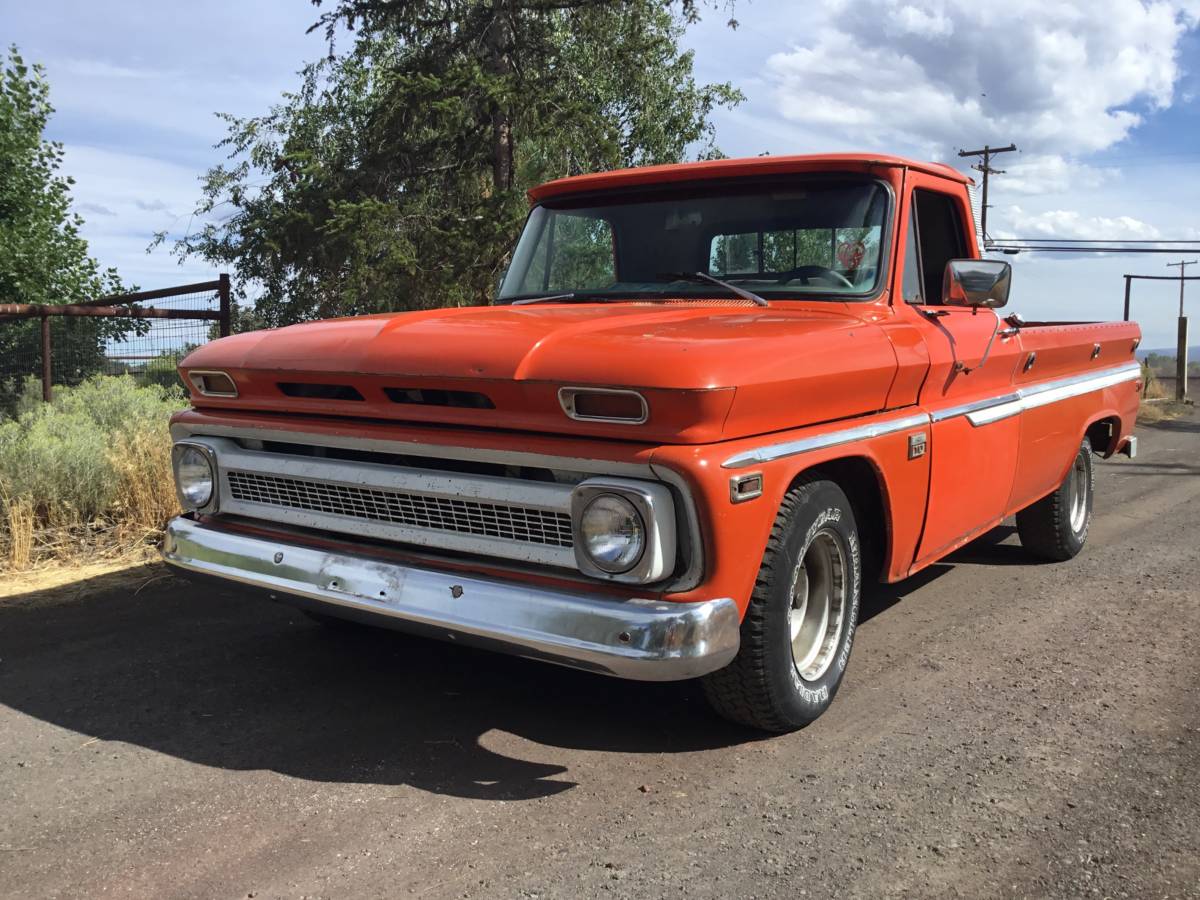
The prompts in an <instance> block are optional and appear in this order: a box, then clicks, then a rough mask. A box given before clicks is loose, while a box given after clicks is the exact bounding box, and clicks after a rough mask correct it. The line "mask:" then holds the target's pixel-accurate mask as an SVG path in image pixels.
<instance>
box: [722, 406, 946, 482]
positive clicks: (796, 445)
mask: <svg viewBox="0 0 1200 900" xmlns="http://www.w3.org/2000/svg"><path fill="white" fill-rule="evenodd" d="M928 424H929V415H928V414H927V413H919V414H917V415H909V416H905V417H904V418H902V419H892V420H890V421H886V422H870V423H868V424H866V425H855V426H854V427H853V428H843V429H841V430H839V431H827V432H825V433H824V434H814V435H812V436H811V437H804V438H800V439H798V440H795V441H785V442H784V443H782V444H768V445H767V446H765V447H755V448H754V449H753V450H747V451H745V452H744V453H738V454H736V455H734V456H731V457H729V459H727V460H725V462H723V463H721V468H722V469H740V468H742V467H744V466H752V465H755V464H757V463H765V462H771V461H772V460H776V459H783V458H784V457H787V456H798V455H799V454H801V453H808V452H810V451H812V450H821V449H823V448H825V447H836V446H837V445H838V444H850V443H853V442H854V441H863V440H869V439H870V438H877V437H882V436H883V435H885V434H893V433H894V432H897V431H904V430H905V429H906V428H924V427H926V426H927V425H928Z"/></svg>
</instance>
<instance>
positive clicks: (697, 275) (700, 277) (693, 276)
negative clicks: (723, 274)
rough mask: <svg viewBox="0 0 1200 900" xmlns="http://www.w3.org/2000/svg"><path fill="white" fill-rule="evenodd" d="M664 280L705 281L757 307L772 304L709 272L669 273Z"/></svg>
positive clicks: (664, 276)
mask: <svg viewBox="0 0 1200 900" xmlns="http://www.w3.org/2000/svg"><path fill="white" fill-rule="evenodd" d="M660 277H663V278H674V279H675V280H676V281H705V282H708V283H709V284H715V285H716V286H717V287H723V288H725V290H727V291H731V292H732V293H734V294H737V295H738V296H739V297H741V298H742V299H743V300H749V301H751V302H752V303H754V305H755V306H770V305H771V304H770V303H768V302H767V301H766V300H764V299H763V298H762V297H760V296H758V294H756V293H754V292H753V291H748V290H746V289H745V288H740V287H738V286H737V285H736V284H730V283H729V282H728V281H722V280H721V279H720V278H713V276H711V275H709V274H708V273H707V272H668V273H666V274H665V275H663V276H660Z"/></svg>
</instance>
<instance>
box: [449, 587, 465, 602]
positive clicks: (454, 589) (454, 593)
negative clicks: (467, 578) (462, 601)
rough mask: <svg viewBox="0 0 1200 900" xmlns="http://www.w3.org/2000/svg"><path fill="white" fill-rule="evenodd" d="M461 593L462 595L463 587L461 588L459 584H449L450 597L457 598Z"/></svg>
mask: <svg viewBox="0 0 1200 900" xmlns="http://www.w3.org/2000/svg"><path fill="white" fill-rule="evenodd" d="M462 595H463V589H462V585H461V584H453V585H451V586H450V596H451V597H453V598H454V599H455V600H457V599H458V598H459V597H461V596H462Z"/></svg>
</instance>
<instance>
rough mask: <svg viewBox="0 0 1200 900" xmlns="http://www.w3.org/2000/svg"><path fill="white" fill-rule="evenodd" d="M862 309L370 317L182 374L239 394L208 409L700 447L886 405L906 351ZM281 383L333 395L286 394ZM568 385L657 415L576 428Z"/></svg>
mask: <svg viewBox="0 0 1200 900" xmlns="http://www.w3.org/2000/svg"><path fill="white" fill-rule="evenodd" d="M814 307H815V308H814ZM853 309H854V308H853V307H851V306H850V305H849V304H833V303H826V304H819V305H818V304H789V305H786V306H785V305H783V304H778V305H775V306H772V307H770V308H761V307H755V306H752V305H745V304H743V303H742V302H741V301H723V300H715V301H687V302H683V301H680V302H672V303H653V304H634V303H617V304H612V305H611V306H604V307H597V306H596V305H595V304H586V305H544V306H542V305H534V306H516V307H513V306H497V307H463V308H456V309H442V310H430V311H426V312H417V313H402V314H396V315H383V316H362V317H358V318H352V319H336V320H331V321H324V322H312V323H308V324H304V325H294V326H291V327H288V328H281V329H276V330H269V331H259V332H251V333H247V334H241V335H235V336H233V337H229V338H225V339H223V340H219V341H214V342H212V343H210V344H207V345H205V346H203V347H200V348H199V349H197V350H195V351H194V352H193V353H191V354H190V355H189V356H188V357H187V358H186V359H185V360H184V361H183V363H182V364H181V370H183V371H185V372H186V371H187V370H209V369H216V370H221V371H225V372H228V373H230V374H231V375H232V376H233V377H234V379H235V381H236V382H237V384H238V388H239V396H238V397H237V398H216V397H212V398H210V397H200V396H197V397H195V398H194V402H195V403H196V405H197V406H211V407H223V408H234V409H261V410H271V411H275V412H278V411H288V412H297V413H312V414H321V415H342V416H357V417H366V416H369V417H372V418H387V419H404V420H409V421H425V422H427V421H439V422H447V423H455V424H471V425H477V426H486V427H505V428H518V429H535V430H542V431H555V432H571V433H585V434H596V435H598V436H604V437H618V436H619V437H623V438H626V439H631V440H648V441H650V440H653V441H664V442H681V443H682V442H688V443H692V442H705V441H713V440H720V439H723V438H732V437H740V436H745V435H748V434H754V433H759V432H764V431H771V430H776V429H778V428H783V427H794V426H797V425H802V424H808V423H812V422H819V421H826V420H831V419H837V418H844V417H846V416H851V415H857V414H862V413H866V412H873V411H875V410H878V409H882V408H884V405H885V402H886V398H887V394H888V389H889V387H890V386H891V383H892V380H893V378H894V376H895V372H896V355H895V353H894V351H893V349H892V345H891V342H890V341H889V340H888V338H887V336H886V335H885V334H884V333H883V331H882V330H881V329H880V328H879V327H878V326H876V325H874V324H871V323H869V322H867V321H865V320H864V319H863V318H860V317H859V316H858V315H855V314H854V312H853ZM280 384H285V385H293V384H316V385H324V386H325V388H322V389H318V390H316V391H312V390H308V391H306V392H305V393H306V394H308V395H306V396H289V395H287V394H285V393H284V390H285V389H284V388H280ZM563 386H600V387H627V388H634V389H637V390H640V391H642V392H643V393H644V394H645V396H646V397H647V400H648V401H649V406H650V416H649V419H648V421H647V422H645V423H644V424H641V425H630V424H609V423H602V422H577V421H573V420H571V419H568V418H567V417H566V416H565V414H564V413H563V411H562V409H561V407H560V405H559V402H558V389H559V388H560V387H563ZM343 388H349V389H351V390H350V391H349V392H347V391H346V390H343ZM389 388H390V389H392V390H391V391H390V392H389V391H387V390H385V389H389ZM286 390H292V389H291V388H286ZM397 390H399V391H406V392H409V393H408V394H407V395H406V396H410V397H412V396H417V397H429V398H433V399H434V400H435V401H437V400H439V399H440V400H445V399H446V398H447V397H451V396H452V395H448V394H446V392H465V393H469V394H471V395H473V396H476V397H477V396H478V395H480V394H482V395H483V396H484V397H486V398H487V402H488V403H489V404H490V405H491V406H492V407H494V408H479V407H478V406H473V407H472V408H463V407H462V406H461V405H455V401H454V400H450V401H449V402H447V403H438V402H434V403H425V402H421V403H412V402H396V401H395V400H394V399H389V396H394V395H395V392H396V391H397ZM414 391H415V392H420V393H416V394H414V393H412V392H414ZM439 392H440V393H439ZM314 393H315V394H324V395H325V396H312V394H314ZM334 393H337V394H339V396H332V394H334ZM354 393H357V395H358V396H359V397H361V399H348V398H352V395H353V394H354ZM471 402H472V403H473V402H474V401H471Z"/></svg>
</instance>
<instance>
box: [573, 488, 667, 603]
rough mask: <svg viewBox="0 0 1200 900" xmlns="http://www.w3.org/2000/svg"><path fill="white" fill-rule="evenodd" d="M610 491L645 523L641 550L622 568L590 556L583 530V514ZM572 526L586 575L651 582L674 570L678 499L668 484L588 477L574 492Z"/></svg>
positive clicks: (634, 582) (642, 582)
mask: <svg viewBox="0 0 1200 900" xmlns="http://www.w3.org/2000/svg"><path fill="white" fill-rule="evenodd" d="M608 494H611V495H614V496H616V497H618V498H619V499H621V500H623V501H625V502H627V503H629V504H630V506H632V507H633V509H634V511H635V513H636V514H637V516H638V517H639V519H640V520H641V525H642V534H643V539H642V548H641V552H640V553H639V554H638V556H637V558H636V559H635V560H634V561H633V562H632V564H630V565H629V566H628V567H621V568H620V569H619V570H617V569H616V568H614V567H612V566H607V567H606V566H605V564H604V563H603V562H602V561H598V560H596V559H595V558H593V557H592V556H591V554H590V553H589V552H588V546H587V542H586V541H585V540H584V537H583V532H582V524H583V516H584V513H585V512H586V511H587V510H588V508H589V507H590V506H591V504H592V503H593V502H594V501H595V500H597V499H598V498H599V497H601V496H604V495H608ZM571 528H572V533H573V536H574V545H575V547H574V549H575V562H576V564H577V565H578V567H579V570H580V571H581V572H582V573H583V574H585V575H588V576H591V577H593V578H598V579H602V580H604V581H619V582H625V583H630V584H649V583H652V582H656V581H662V580H664V579H666V578H668V577H669V576H671V575H672V574H673V573H674V571H675V562H676V546H677V534H676V525H675V502H674V499H673V496H672V494H671V489H670V488H669V487H667V485H665V484H660V483H655V482H651V481H638V480H634V479H624V478H588V479H586V480H584V481H582V482H580V483H579V484H578V485H577V486H576V488H575V490H574V492H573V493H572V494H571Z"/></svg>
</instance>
